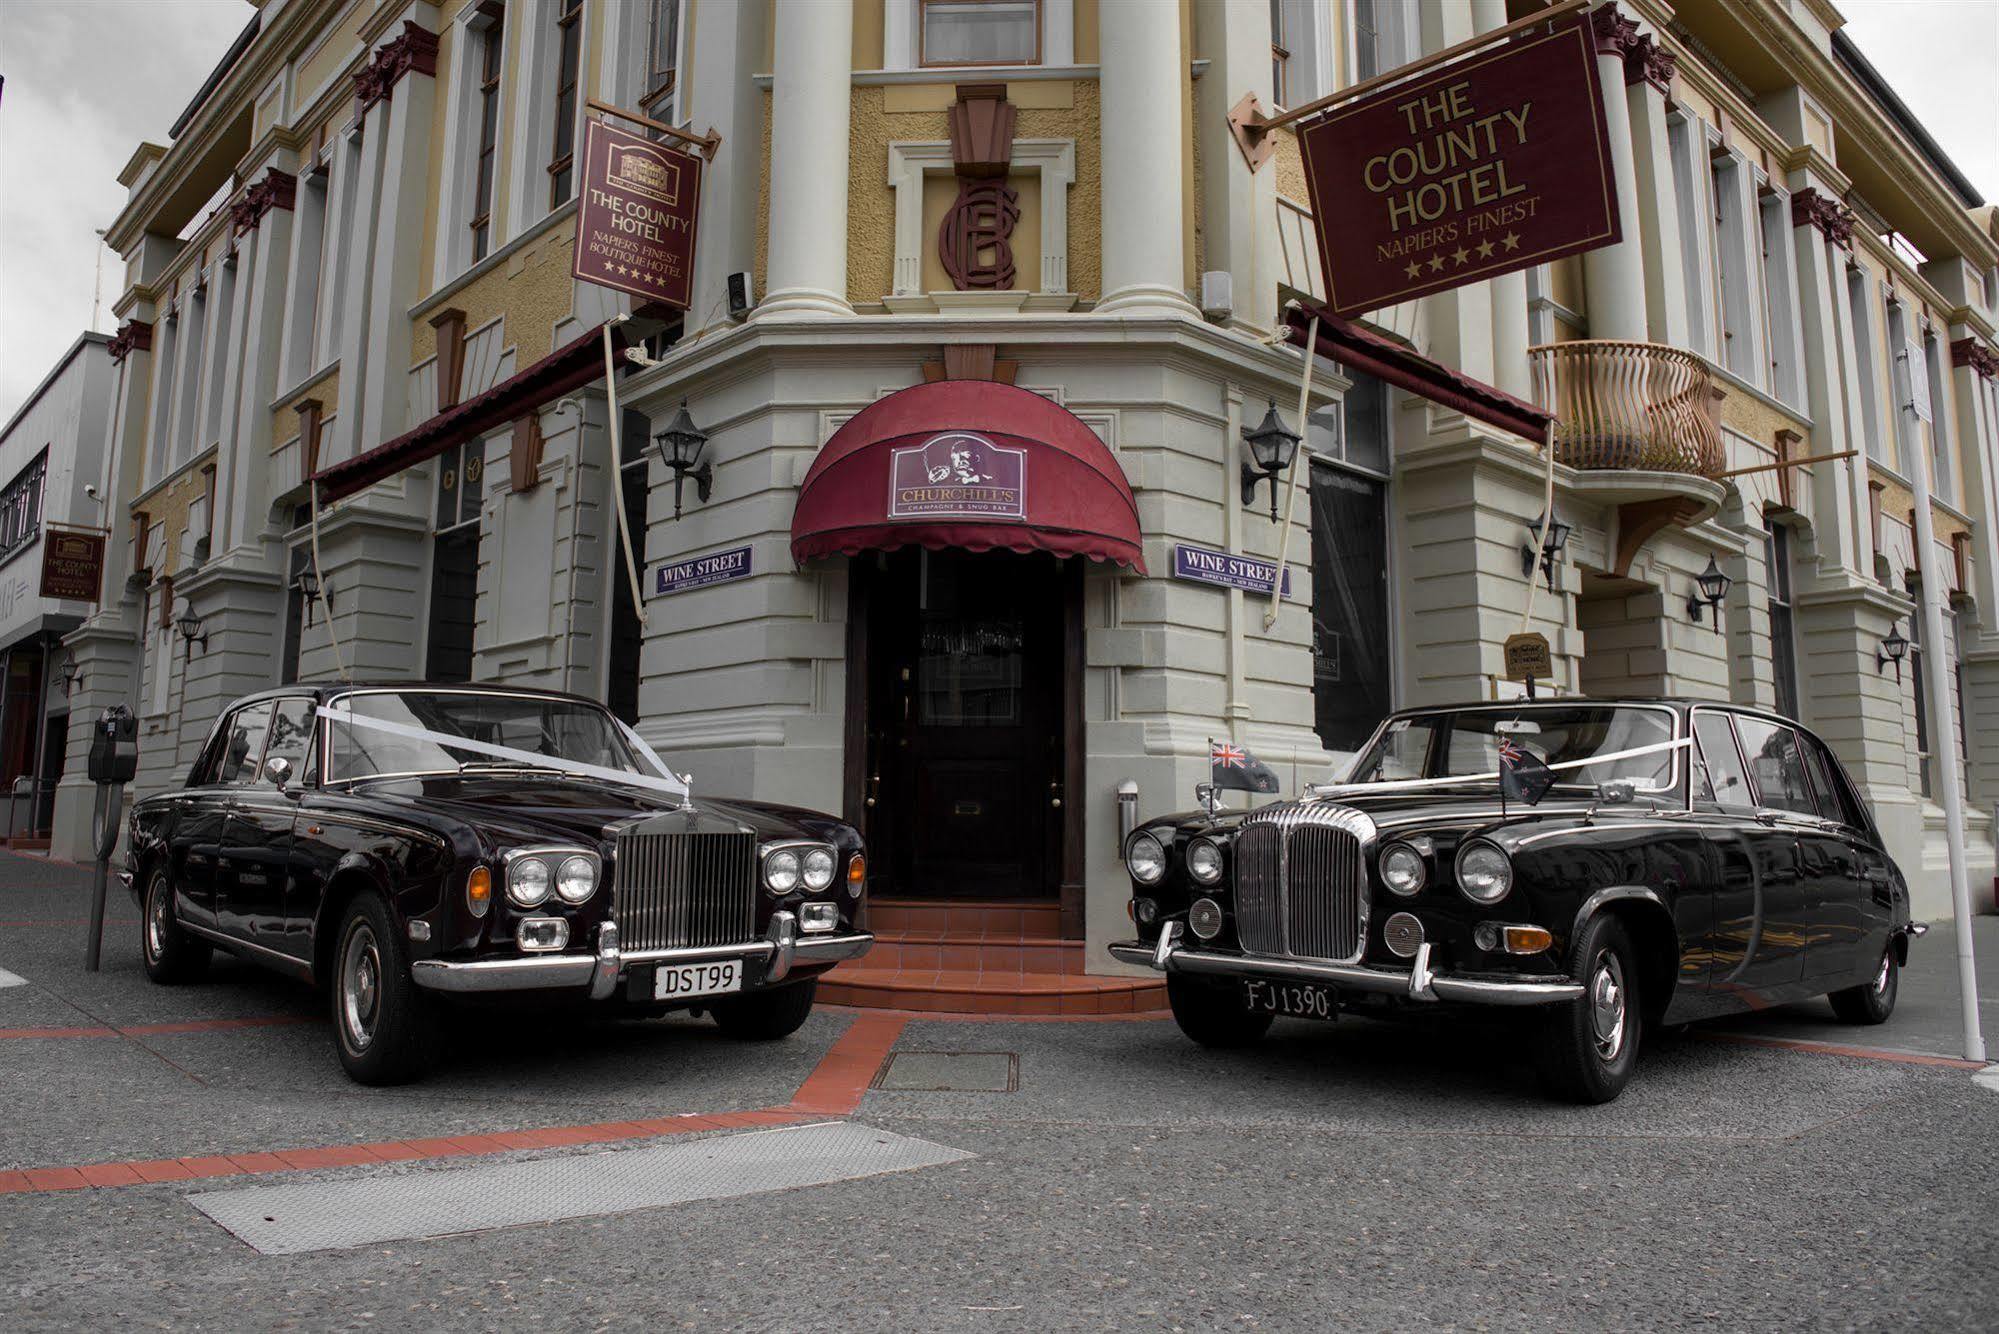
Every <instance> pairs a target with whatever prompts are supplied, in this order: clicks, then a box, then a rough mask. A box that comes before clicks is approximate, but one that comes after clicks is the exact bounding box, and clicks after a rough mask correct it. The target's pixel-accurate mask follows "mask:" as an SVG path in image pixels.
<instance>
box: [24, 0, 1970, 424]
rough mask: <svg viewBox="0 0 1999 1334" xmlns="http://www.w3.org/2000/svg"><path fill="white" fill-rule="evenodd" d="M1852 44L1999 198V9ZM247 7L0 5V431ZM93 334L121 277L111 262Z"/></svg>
mask: <svg viewBox="0 0 1999 1334" xmlns="http://www.w3.org/2000/svg"><path fill="white" fill-rule="evenodd" d="M1836 3H1838V4H1839V7H1840V9H1841V11H1842V12H1843V13H1845V14H1846V16H1847V18H1848V19H1849V23H1848V25H1847V29H1846V31H1847V34H1848V35H1849V36H1851V37H1852V38H1853V39H1854V41H1855V42H1856V43H1857V44H1858V45H1859V46H1860V48H1861V49H1862V50H1863V51H1865V52H1866V53H1867V56H1868V58H1869V59H1870V60H1872V61H1873V62H1874V64H1875V66H1876V67H1877V68H1879V69H1880V70H1881V72H1882V74H1883V75H1884V76H1885V77H1886V78H1887V80H1888V82H1889V83H1890V84H1891V85H1893V86H1894V88H1895V91H1896V92H1897V93H1899V94H1900V95H1901V97H1902V99H1903V100H1904V101H1905V102H1907V103H1908V104H1909V106H1910V107H1911V108H1912V109H1913V110H1914V111H1915V113H1916V115H1917V116H1918V117H1920V118H1921V119H1922V120H1923V122H1924V123H1925V124H1926V125H1927V126H1928V127H1929V130H1930V133H1931V134H1932V135H1934V136H1935V138H1936V140H1937V142H1938V143H1940V144H1941V145H1942V146H1943V149H1944V151H1945V152H1946V153H1948V154H1949V155H1950V157H1951V158H1952V160H1954V161H1955V162H1956V163H1957V165H1958V167H1959V168H1960V169H1961V170H1962V171H1963V172H1964V173H1965V175H1966V176H1968V177H1969V178H1970V179H1971V181H1972V183H1973V184H1974V185H1976V186H1977V187H1978V188H1979V190H1980V191H1982V192H1983V193H1984V195H1985V197H1986V198H1987V199H1991V198H1993V197H1994V196H1995V195H1999V0H1836ZM251 13H252V10H251V8H250V5H249V4H248V3H247V0H33V2H31V0H0V76H4V77H5V79H6V89H5V93H4V95H0V423H4V422H5V421H6V419H7V418H9V417H11V416H12V415H13V414H14V410H15V409H16V408H17V407H19V406H20V404H21V401H22V400H23V399H25V398H26V397H27V395H28V394H29V393H30V392H31V391H32V390H33V389H34V387H35V386H36V385H37V384H39V383H40V382H41V379H42V377H43V376H44V375H46V374H47V373H48V371H49V369H50V367H51V366H53V365H54V363H55V359H56V358H57V357H59V356H61V355H62V353H63V351H64V349H66V348H67V347H68V346H69V345H70V344H71V343H72V342H74V341H75V340H76V336H77V334H78V333H80V332H81V331H82V330H83V329H84V328H86V327H91V287H92V279H93V265H94V261H95V259H96V256H97V253H98V245H97V238H96V235H95V233H96V229H98V228H100V227H104V226H106V225H108V224H109V223H110V222H111V220H112V219H113V218H114V217H116V216H117V213H118V209H119V207H120V206H121V205H122V204H123V203H124V197H125V195H124V190H123V189H122V188H121V187H120V186H119V185H118V170H119V168H120V167H122V166H124V165H125V162H126V160H127V159H128V158H129V157H130V156H131V154H132V150H133V149H134V148H135V147H136V146H137V145H138V143H139V141H140V140H142V139H151V140H153V141H155V142H157V143H165V142H166V141H167V128H168V127H169V126H170V125H172V124H173V121H174V119H175V117H177V116H178V115H179V114H180V112H181V110H182V108H184V107H185V106H186V105H187V102H188V99H189V98H191V97H193V96H194V92H195V90H196V89H197V88H199V87H200V86H201V82H202V80H203V79H205V78H207V77H208V73H209V71H210V70H211V69H213V68H214V65H215V62H216V61H217V60H219V59H220V58H221V56H222V53H223V51H225V50H227V49H228V46H229V43H230V42H231V41H232V40H233V39H234V38H235V36H236V34H237V33H238V32H239V31H241V30H242V27H243V25H244V24H245V23H247V22H249V20H250V16H251ZM104 270H105V272H104V297H103V305H102V308H101V310H100V311H99V314H98V317H97V320H96V323H95V327H96V328H98V329H100V330H103V331H105V332H109V331H110V330H111V329H112V327H113V326H112V321H111V318H110V307H111V302H112V300H113V299H114V298H115V297H116V296H117V289H118V285H119V283H120V281H121V274H120V272H119V267H118V264H117V259H116V257H115V256H111V255H108V254H107V255H106V256H105V265H104Z"/></svg>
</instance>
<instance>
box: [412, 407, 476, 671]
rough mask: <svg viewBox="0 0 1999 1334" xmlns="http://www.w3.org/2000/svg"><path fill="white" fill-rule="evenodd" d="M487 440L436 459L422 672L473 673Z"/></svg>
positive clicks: (456, 448) (467, 444)
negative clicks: (427, 625)
mask: <svg viewBox="0 0 1999 1334" xmlns="http://www.w3.org/2000/svg"><path fill="white" fill-rule="evenodd" d="M485 474H486V442H485V441H484V440H468V441H466V442H465V443H464V444H462V445H458V446H455V447H454V448H452V449H449V450H446V451H445V453H444V455H443V456H442V457H441V458H439V459H438V461H437V528H436V532H437V536H436V537H435V538H433V539H432V541H431V567H430V628H429V633H430V639H429V643H428V645H427V647H426V651H425V654H424V675H425V676H426V678H427V679H429V680H432V681H469V680H471V679H472V648H473V637H474V629H475V626H476V624H477V611H478V598H479V502H480V498H481V496H482V494H483V492H484V487H483V486H482V485H481V483H482V481H483V480H484V478H485Z"/></svg>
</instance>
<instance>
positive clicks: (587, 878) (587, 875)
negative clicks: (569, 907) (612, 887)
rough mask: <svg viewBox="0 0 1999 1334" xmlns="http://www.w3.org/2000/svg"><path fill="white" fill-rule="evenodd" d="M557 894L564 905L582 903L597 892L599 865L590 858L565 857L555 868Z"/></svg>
mask: <svg viewBox="0 0 1999 1334" xmlns="http://www.w3.org/2000/svg"><path fill="white" fill-rule="evenodd" d="M555 892H556V893H558V894H560V895H562V901H563V902H564V903H581V902H583V900H585V899H587V898H589V897H590V896H591V895H592V894H595V893H596V892H597V865H596V863H595V862H592V861H591V860H590V859H589V858H588V857H564V858H563V859H562V865H560V866H558V867H556V868H555Z"/></svg>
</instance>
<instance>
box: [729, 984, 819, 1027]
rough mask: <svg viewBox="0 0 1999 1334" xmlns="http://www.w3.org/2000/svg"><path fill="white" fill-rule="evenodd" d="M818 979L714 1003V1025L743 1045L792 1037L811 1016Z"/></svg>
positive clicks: (816, 993)
mask: <svg viewBox="0 0 1999 1334" xmlns="http://www.w3.org/2000/svg"><path fill="white" fill-rule="evenodd" d="M818 995H819V979H818V978H816V977H809V978H807V979H805V981H803V982H793V983H791V984H790V985H788V986H782V987H771V988H770V989H769V990H766V991H753V992H751V993H749V994H748V995H746V996H733V997H731V998H730V999H728V1000H725V1001H717V1002H715V1023H716V1024H717V1025H718V1026H719V1027H720V1028H721V1030H722V1031H723V1032H724V1033H726V1034H728V1035H729V1036H730V1037H732V1038H739V1039H741V1040H743V1041H745V1042H775V1041H777V1040H778V1039H779V1038H788V1037H790V1036H791V1035H792V1034H793V1033H796V1032H797V1031H798V1030H799V1028H800V1027H802V1026H803V1025H804V1023H805V1020H806V1017H807V1016H808V1015H810V1014H811V1013H812V1002H813V1001H814V1000H816V999H817V998H818Z"/></svg>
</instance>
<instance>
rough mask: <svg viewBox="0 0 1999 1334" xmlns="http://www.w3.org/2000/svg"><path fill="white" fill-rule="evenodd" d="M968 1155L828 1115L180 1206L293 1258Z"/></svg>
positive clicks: (817, 1182)
mask: <svg viewBox="0 0 1999 1334" xmlns="http://www.w3.org/2000/svg"><path fill="white" fill-rule="evenodd" d="M974 1156H975V1155H973V1154H970V1153H966V1152H964V1151H963V1150H961V1149H952V1148H947V1147H945V1146H944V1145H941V1144H932V1143H930V1142H929V1141H928V1140H920V1139H911V1138H909V1137H907V1136H904V1135H895V1134H890V1133H889V1132H888V1131H885V1130H875V1129H871V1128H870V1127H868V1126H863V1125H856V1124H854V1123H853V1122H851V1121H834V1122H827V1123H824V1124H820V1125H812V1126H798V1127H795V1128H786V1129H782V1130H764V1131H752V1132H750V1133H747V1134H741V1135H725V1136H718V1137H716V1138H713V1139H702V1140H692V1141H686V1142H681V1143H675V1144H663V1145H660V1146H658V1147H655V1148H647V1149H616V1150H611V1151H609V1152H604V1153H590V1154H581V1155H572V1156H569V1157H563V1158H544V1159H540V1160H537V1161H534V1162H524V1163H521V1162H517V1163H496V1164H492V1165H490V1166H484V1167H458V1168H448V1169H431V1170H424V1171H415V1172H406V1173H400V1174H398V1175H395V1176H386V1177H373V1178H370V1179H367V1180H362V1181H323V1182H305V1183H300V1184H297V1185H285V1186H257V1187H251V1188H249V1189H245V1190H221V1191H209V1192H206V1193H204V1194H200V1195H190V1196H188V1201H189V1203H191V1204H193V1205H194V1207H195V1208H197V1209H199V1210H201V1211H202V1212H203V1213H205V1214H207V1215H208V1216H209V1217H210V1218H212V1219H214V1220H215V1221H216V1222H217V1223H220V1224H221V1225H222V1226H223V1227H225V1228H227V1229H228V1230H229V1231H231V1232H233V1233H235V1234H236V1235H237V1236H238V1237H240V1238H241V1239H242V1240H244V1241H246V1242H248V1243H249V1244H250V1245H251V1246H254V1247H255V1248H256V1249H257V1250H259V1251H261V1252H263V1253H264V1254H266V1255H294V1254H297V1253H299V1252H301V1251H323V1250H336V1249H340V1248H343V1247H350V1246H366V1245H370V1244H372V1243H375V1242H383V1241H409V1240H414V1239H420V1238H425V1237H444V1236H451V1235H455V1234H458V1233H464V1232H484V1231H487V1230H489V1229H491V1228H500V1227H518V1226H520V1225H522V1224H525V1223H553V1222H558V1221H560V1220H562V1219H569V1218H590V1217H595V1216H598V1215H602V1214H618V1213H628V1212H630V1211H632V1210H634V1209H657V1208H660V1207H662V1206H665V1205H670V1204H684V1203H686V1202H688V1201H690V1200H719V1199H727V1198H729V1197H731V1196H736V1195H753V1194H757V1193H759V1192H764V1191H774V1190H792V1189H795V1188H797V1187H799V1186H821V1185H826V1184H827V1183H829V1182H834V1181H852V1180H856V1179H858V1178H861V1177H870V1176H879V1175H881V1174H883V1173H887V1172H907V1171H910V1170H911V1169H913V1168H918V1167H937V1166H941V1165H942V1164H945V1163H955V1162H962V1161H963V1160H965V1159H967V1158H971V1157H974Z"/></svg>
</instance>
